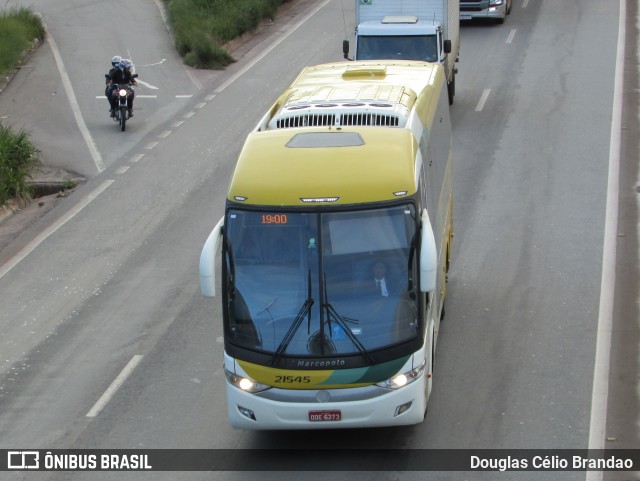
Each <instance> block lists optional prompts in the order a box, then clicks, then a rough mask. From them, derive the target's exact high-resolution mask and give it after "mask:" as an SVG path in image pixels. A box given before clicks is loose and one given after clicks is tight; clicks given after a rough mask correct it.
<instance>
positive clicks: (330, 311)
mask: <svg viewBox="0 0 640 481" xmlns="http://www.w3.org/2000/svg"><path fill="white" fill-rule="evenodd" d="M322 281H323V284H324V303H323V304H322V307H323V309H326V310H327V324H329V332H331V317H332V316H333V318H334V319H335V321H336V322H337V323H338V325H339V326H340V327H341V328H342V330H343V331H344V332H345V334H346V335H347V337H348V338H349V339H350V340H351V342H352V343H353V345H354V346H356V349H358V351H360V354H362V357H364V358H365V359H366V360H367V362H368V363H369V364H373V359H372V358H371V356H370V355H369V352H368V351H367V348H365V347H364V346H363V345H362V343H361V342H360V340H359V339H358V338H357V337H356V336H355V335H354V334H353V332H351V329H350V328H349V326H347V322H351V323H358V322H359V321H358V320H357V319H351V318H349V317H343V316H341V315H340V314H338V311H336V309H335V308H334V307H333V306H332V305H331V303H330V302H329V297H328V295H327V277H326V275H325V274H324V272H323V273H322Z"/></svg>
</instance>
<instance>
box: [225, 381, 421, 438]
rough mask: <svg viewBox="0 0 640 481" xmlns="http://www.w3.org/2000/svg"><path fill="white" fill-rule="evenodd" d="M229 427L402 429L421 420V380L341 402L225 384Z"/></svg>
mask: <svg viewBox="0 0 640 481" xmlns="http://www.w3.org/2000/svg"><path fill="white" fill-rule="evenodd" d="M227 403H228V406H227V407H228V413H229V420H230V422H231V425H232V426H233V427H235V428H239V429H251V430H278V429H344V428H362V427H382V426H402V425H411V424H418V423H420V422H422V421H423V419H424V413H425V410H426V399H425V377H424V376H421V377H420V379H417V380H416V381H415V382H413V383H411V384H409V385H407V386H404V387H402V388H400V389H396V390H388V391H387V392H386V393H385V394H383V395H381V396H377V397H374V398H371V399H363V400H353V401H343V402H285V401H282V400H278V401H275V400H272V399H266V398H265V397H261V396H259V395H256V394H251V393H248V392H245V391H242V390H241V389H238V388H236V387H235V386H232V385H230V384H227Z"/></svg>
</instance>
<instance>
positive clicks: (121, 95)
mask: <svg viewBox="0 0 640 481" xmlns="http://www.w3.org/2000/svg"><path fill="white" fill-rule="evenodd" d="M118 94H119V95H120V97H126V96H127V91H126V90H125V89H120V91H119V92H118Z"/></svg>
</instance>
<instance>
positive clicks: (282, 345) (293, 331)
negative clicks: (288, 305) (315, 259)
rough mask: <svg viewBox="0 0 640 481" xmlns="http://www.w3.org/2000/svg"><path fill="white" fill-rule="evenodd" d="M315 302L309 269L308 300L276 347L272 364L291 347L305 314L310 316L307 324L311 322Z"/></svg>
mask: <svg viewBox="0 0 640 481" xmlns="http://www.w3.org/2000/svg"><path fill="white" fill-rule="evenodd" d="M313 303H314V300H313V297H311V270H309V273H308V276H307V300H306V301H304V304H302V307H301V308H300V310H299V311H298V314H297V315H296V318H295V319H294V320H293V323H291V326H290V327H289V330H288V331H287V333H286V334H285V336H284V338H283V339H282V342H280V345H279V346H278V349H276V352H275V354H274V355H273V359H271V365H272V366H274V365H275V363H276V362H277V361H278V359H280V357H282V354H283V353H284V351H286V349H287V347H289V344H291V340H292V339H293V336H294V335H295V334H296V332H298V329H299V328H300V324H302V320H303V319H304V317H305V316H307V318H308V319H307V324H309V325H310V324H311V306H313Z"/></svg>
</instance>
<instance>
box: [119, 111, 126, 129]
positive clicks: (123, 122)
mask: <svg viewBox="0 0 640 481" xmlns="http://www.w3.org/2000/svg"><path fill="white" fill-rule="evenodd" d="M126 123H127V108H126V107H120V130H121V131H122V132H124V127H125V125H126Z"/></svg>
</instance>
